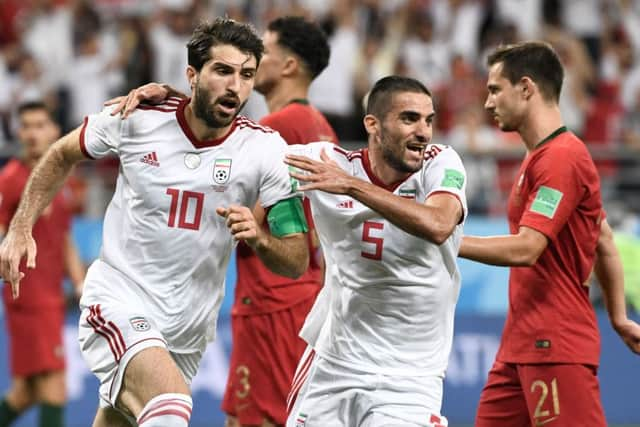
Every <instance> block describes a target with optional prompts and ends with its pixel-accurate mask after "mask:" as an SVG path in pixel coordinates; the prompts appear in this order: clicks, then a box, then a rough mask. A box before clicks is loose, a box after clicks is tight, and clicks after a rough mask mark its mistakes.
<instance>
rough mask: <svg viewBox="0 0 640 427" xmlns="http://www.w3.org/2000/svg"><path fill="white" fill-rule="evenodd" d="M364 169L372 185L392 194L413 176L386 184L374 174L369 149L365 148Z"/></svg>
mask: <svg viewBox="0 0 640 427" xmlns="http://www.w3.org/2000/svg"><path fill="white" fill-rule="evenodd" d="M362 167H363V168H364V171H365V172H366V173H367V176H368V177H369V180H370V181H371V183H372V184H374V185H377V186H378V187H382V188H384V189H385V190H388V191H390V192H392V193H393V192H394V191H396V188H398V187H399V186H400V184H402V183H403V182H405V181H406V180H408V179H409V178H410V177H411V175H413V174H409V175H408V176H407V177H406V178H404V179H401V180H400V181H396V182H394V183H391V184H389V185H387V184H385V183H384V182H382V180H381V179H380V178H378V177H377V176H376V175H375V174H374V173H373V170H372V169H371V161H370V160H369V149H368V148H365V149H363V150H362Z"/></svg>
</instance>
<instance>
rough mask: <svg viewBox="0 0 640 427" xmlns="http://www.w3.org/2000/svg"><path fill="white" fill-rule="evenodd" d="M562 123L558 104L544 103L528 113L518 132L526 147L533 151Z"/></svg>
mask: <svg viewBox="0 0 640 427" xmlns="http://www.w3.org/2000/svg"><path fill="white" fill-rule="evenodd" d="M563 125H564V123H563V121H562V115H561V114H560V108H559V107H558V105H557V104H556V105H545V106H544V107H542V108H538V109H536V110H535V111H532V112H531V114H529V116H528V118H527V120H525V122H524V123H523V124H522V126H521V127H520V129H518V133H519V134H520V136H521V137H522V140H523V141H524V145H525V146H526V147H527V151H533V150H534V149H535V148H536V146H537V145H538V144H539V143H540V142H541V141H543V140H544V139H545V138H547V137H548V136H549V135H551V134H552V133H553V132H555V131H556V130H558V128H560V127H562V126H563Z"/></svg>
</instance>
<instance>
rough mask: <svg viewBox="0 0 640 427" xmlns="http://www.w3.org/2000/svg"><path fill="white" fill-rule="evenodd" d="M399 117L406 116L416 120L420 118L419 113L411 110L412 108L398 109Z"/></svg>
mask: <svg viewBox="0 0 640 427" xmlns="http://www.w3.org/2000/svg"><path fill="white" fill-rule="evenodd" d="M398 116H399V117H401V118H407V119H411V120H418V119H419V118H420V113H418V112H417V111H413V110H405V111H400V114H398Z"/></svg>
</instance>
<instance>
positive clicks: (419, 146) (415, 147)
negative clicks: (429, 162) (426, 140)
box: [407, 144, 427, 153]
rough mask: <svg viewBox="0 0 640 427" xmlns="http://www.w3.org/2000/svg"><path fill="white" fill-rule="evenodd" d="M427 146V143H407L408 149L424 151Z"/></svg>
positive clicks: (418, 151)
mask: <svg viewBox="0 0 640 427" xmlns="http://www.w3.org/2000/svg"><path fill="white" fill-rule="evenodd" d="M426 147H427V146H426V145H425V144H407V150H409V151H413V152H415V153H422V152H423V151H424V149H425V148H426Z"/></svg>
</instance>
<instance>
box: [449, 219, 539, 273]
mask: <svg viewBox="0 0 640 427" xmlns="http://www.w3.org/2000/svg"><path fill="white" fill-rule="evenodd" d="M546 245H547V242H546V237H544V235H542V234H541V233H538V232H537V231H534V230H531V229H527V228H524V227H523V228H521V229H520V231H519V233H518V234H510V235H503V236H490V237H479V236H464V237H463V238H462V243H461V245H460V251H459V252H458V256H460V257H462V258H467V259H470V260H473V261H477V262H481V263H483V264H491V265H499V266H504V267H527V266H532V265H534V264H535V263H536V262H537V260H538V257H539V256H540V254H541V253H542V251H544V249H545V248H546Z"/></svg>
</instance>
